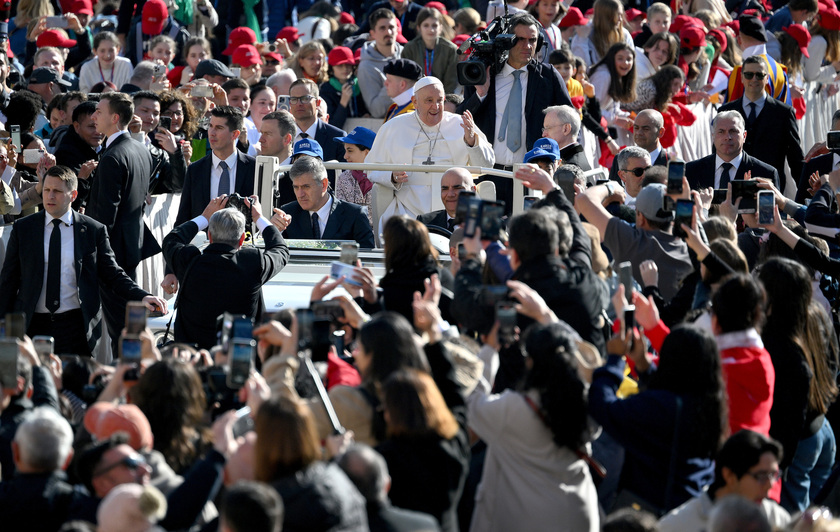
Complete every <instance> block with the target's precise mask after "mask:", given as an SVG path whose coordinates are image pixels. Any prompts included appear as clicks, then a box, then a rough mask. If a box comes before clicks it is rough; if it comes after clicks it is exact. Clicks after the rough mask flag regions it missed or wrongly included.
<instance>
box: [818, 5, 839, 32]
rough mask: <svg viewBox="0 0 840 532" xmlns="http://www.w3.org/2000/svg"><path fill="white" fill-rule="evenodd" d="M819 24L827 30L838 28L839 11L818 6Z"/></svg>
mask: <svg viewBox="0 0 840 532" xmlns="http://www.w3.org/2000/svg"><path fill="white" fill-rule="evenodd" d="M819 20H820V26H822V27H823V28H825V29H827V30H829V31H838V30H840V11H837V10H836V9H829V8H824V7H823V6H820V16H819Z"/></svg>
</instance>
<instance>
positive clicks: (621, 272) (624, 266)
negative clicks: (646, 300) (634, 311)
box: [618, 261, 633, 302]
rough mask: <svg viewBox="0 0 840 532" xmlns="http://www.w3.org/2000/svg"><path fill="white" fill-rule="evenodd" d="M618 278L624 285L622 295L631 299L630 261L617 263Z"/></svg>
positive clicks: (631, 276)
mask: <svg viewBox="0 0 840 532" xmlns="http://www.w3.org/2000/svg"><path fill="white" fill-rule="evenodd" d="M618 280H619V281H621V284H623V285H624V297H625V299H627V301H628V302H632V301H633V264H632V263H631V262H630V261H626V262H622V263H621V264H619V265H618Z"/></svg>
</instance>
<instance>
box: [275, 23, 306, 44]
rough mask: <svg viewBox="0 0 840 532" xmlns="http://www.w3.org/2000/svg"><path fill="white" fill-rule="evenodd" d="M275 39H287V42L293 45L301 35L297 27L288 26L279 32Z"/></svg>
mask: <svg viewBox="0 0 840 532" xmlns="http://www.w3.org/2000/svg"><path fill="white" fill-rule="evenodd" d="M275 39H285V40H286V41H288V42H290V43H293V42H295V41H296V40H298V39H300V33H298V29H297V28H296V27H294V26H286V27H285V28H283V29H282V30H280V31H278V32H277V37H275Z"/></svg>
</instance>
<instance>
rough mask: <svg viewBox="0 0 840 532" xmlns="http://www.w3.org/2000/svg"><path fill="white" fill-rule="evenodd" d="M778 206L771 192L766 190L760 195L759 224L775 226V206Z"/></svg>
mask: <svg viewBox="0 0 840 532" xmlns="http://www.w3.org/2000/svg"><path fill="white" fill-rule="evenodd" d="M775 204H776V198H775V197H774V194H773V192H772V191H771V190H764V191H761V192H759V193H758V224H759V225H773V222H774V221H775V218H776V216H775V213H774V212H773V206H774V205H775Z"/></svg>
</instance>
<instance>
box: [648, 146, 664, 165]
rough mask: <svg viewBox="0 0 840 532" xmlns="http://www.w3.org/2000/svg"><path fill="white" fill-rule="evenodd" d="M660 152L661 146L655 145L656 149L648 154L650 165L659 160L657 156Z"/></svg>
mask: <svg viewBox="0 0 840 532" xmlns="http://www.w3.org/2000/svg"><path fill="white" fill-rule="evenodd" d="M661 152H662V144H659V143H658V142H657V143H656V149H655V150H653V151H652V152H650V164H653V163H655V162H656V160H657V159H659V154H660V153H661Z"/></svg>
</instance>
